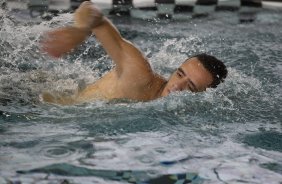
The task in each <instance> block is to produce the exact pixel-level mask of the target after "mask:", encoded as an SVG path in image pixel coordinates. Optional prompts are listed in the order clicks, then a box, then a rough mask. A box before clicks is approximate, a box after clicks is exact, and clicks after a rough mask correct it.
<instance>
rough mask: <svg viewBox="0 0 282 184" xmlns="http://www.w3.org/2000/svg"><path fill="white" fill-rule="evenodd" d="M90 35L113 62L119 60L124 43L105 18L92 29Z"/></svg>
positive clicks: (115, 29)
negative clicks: (92, 35) (93, 36)
mask: <svg viewBox="0 0 282 184" xmlns="http://www.w3.org/2000/svg"><path fill="white" fill-rule="evenodd" d="M92 33H93V34H94V35H95V36H96V38H97V40H98V41H99V42H100V43H101V44H102V46H103V48H104V49H105V51H106V52H107V53H108V54H109V56H110V57H111V58H112V59H113V60H114V61H116V60H120V59H121V58H120V57H122V56H121V51H122V50H123V46H124V44H126V41H125V40H124V39H123V38H122V36H121V35H120V33H119V31H118V30H117V28H116V27H115V26H114V25H113V24H112V23H111V21H110V20H109V19H108V18H107V17H103V20H102V23H101V24H99V26H96V27H95V28H93V29H92Z"/></svg>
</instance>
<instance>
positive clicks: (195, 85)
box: [161, 54, 227, 96]
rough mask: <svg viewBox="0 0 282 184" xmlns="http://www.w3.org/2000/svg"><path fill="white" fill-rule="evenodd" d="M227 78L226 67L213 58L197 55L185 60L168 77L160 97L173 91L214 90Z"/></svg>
mask: <svg viewBox="0 0 282 184" xmlns="http://www.w3.org/2000/svg"><path fill="white" fill-rule="evenodd" d="M226 76H227V69H226V66H225V65H224V64H223V63H222V62H221V61H220V60H218V59H217V58H215V57H214V56H210V55H207V54H199V55H196V56H193V57H191V58H189V59H187V60H186V61H185V62H184V63H183V64H182V65H181V66H180V67H179V68H178V69H177V70H176V71H175V72H174V73H173V74H172V75H171V77H170V79H169V80H168V82H167V84H166V86H165V87H164V89H163V91H162V94H161V96H167V95H168V94H169V93H171V92H173V91H183V90H189V91H192V92H201V91H205V90H206V88H216V87H217V85H218V84H219V83H220V82H223V81H224V79H225V78H226Z"/></svg>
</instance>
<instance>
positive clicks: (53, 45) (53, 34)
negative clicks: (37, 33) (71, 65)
mask: <svg viewBox="0 0 282 184" xmlns="http://www.w3.org/2000/svg"><path fill="white" fill-rule="evenodd" d="M90 35H91V31H89V30H88V29H83V28H78V27H73V26H68V27H63V28H58V29H55V30H52V31H49V32H47V33H44V35H43V39H42V40H41V49H42V51H43V52H46V53H47V54H49V55H50V56H53V57H56V58H59V57H61V56H63V55H65V54H67V53H69V52H71V51H72V50H73V49H74V48H75V47H77V46H79V45H80V44H82V43H83V42H84V41H85V40H86V38H87V37H88V36H90Z"/></svg>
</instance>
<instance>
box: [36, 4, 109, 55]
mask: <svg viewBox="0 0 282 184" xmlns="http://www.w3.org/2000/svg"><path fill="white" fill-rule="evenodd" d="M103 20H104V16H103V14H102V12H101V11H100V10H99V9H98V8H97V7H96V6H95V5H94V4H93V3H92V2H90V1H85V2H83V3H82V4H81V5H80V6H79V8H78V9H77V10H76V11H75V14H74V26H69V27H63V28H58V29H55V30H52V31H49V32H47V33H45V34H44V35H43V39H42V41H41V46H42V51H43V52H46V53H47V54H49V55H50V56H53V57H56V58H59V57H61V56H63V55H65V54H67V53H69V52H71V51H72V50H73V49H74V48H76V47H77V46H79V45H80V44H82V43H83V42H84V41H85V40H86V38H87V37H88V36H90V35H91V30H92V29H93V28H95V27H97V26H99V25H100V24H102V23H103Z"/></svg>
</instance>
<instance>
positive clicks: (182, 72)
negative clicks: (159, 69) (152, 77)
mask: <svg viewBox="0 0 282 184" xmlns="http://www.w3.org/2000/svg"><path fill="white" fill-rule="evenodd" d="M177 70H178V71H179V72H180V73H181V74H182V75H184V76H187V75H186V73H185V72H184V70H183V69H182V68H178V69H177ZM188 82H189V84H191V86H192V88H193V91H192V92H195V91H198V88H197V87H196V85H195V84H194V82H192V81H191V80H190V79H189V78H188Z"/></svg>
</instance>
